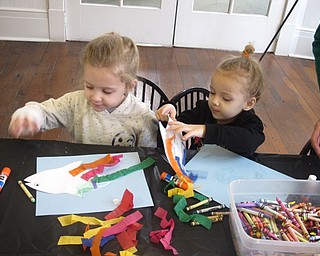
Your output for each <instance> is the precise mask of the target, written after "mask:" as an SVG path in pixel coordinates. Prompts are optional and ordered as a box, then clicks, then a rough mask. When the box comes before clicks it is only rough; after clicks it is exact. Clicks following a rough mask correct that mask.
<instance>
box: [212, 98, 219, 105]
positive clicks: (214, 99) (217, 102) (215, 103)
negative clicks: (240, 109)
mask: <svg viewBox="0 0 320 256" xmlns="http://www.w3.org/2000/svg"><path fill="white" fill-rule="evenodd" d="M211 101H212V103H213V105H215V106H219V98H218V97H217V96H213V97H212V99H211Z"/></svg>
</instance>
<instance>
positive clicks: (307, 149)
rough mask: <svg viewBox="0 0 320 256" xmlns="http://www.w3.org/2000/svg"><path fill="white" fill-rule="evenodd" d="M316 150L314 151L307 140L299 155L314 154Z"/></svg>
mask: <svg viewBox="0 0 320 256" xmlns="http://www.w3.org/2000/svg"><path fill="white" fill-rule="evenodd" d="M315 154H316V152H314V150H313V148H312V146H311V141H310V140H308V141H307V143H306V144H305V145H304V146H303V147H302V149H301V151H300V153H299V155H315Z"/></svg>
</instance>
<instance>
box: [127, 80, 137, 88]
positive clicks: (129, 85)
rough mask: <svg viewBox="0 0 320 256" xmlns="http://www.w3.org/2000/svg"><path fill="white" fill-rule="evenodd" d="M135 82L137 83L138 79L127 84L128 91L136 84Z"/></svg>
mask: <svg viewBox="0 0 320 256" xmlns="http://www.w3.org/2000/svg"><path fill="white" fill-rule="evenodd" d="M137 83H138V79H134V80H133V81H132V82H131V84H128V86H127V90H128V91H132V90H133V89H134V87H136V86H137Z"/></svg>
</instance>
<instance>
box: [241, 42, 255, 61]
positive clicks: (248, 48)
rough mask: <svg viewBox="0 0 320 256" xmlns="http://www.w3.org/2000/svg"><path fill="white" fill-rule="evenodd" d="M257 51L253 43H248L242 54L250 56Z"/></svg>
mask: <svg viewBox="0 0 320 256" xmlns="http://www.w3.org/2000/svg"><path fill="white" fill-rule="evenodd" d="M254 51H255V49H254V47H253V45H252V44H247V45H246V47H245V48H244V50H243V52H242V55H243V56H244V57H247V58H248V57H249V56H250V54H253V53H254Z"/></svg>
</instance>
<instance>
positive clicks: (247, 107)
mask: <svg viewBox="0 0 320 256" xmlns="http://www.w3.org/2000/svg"><path fill="white" fill-rule="evenodd" d="M256 102H257V98H256V97H251V98H250V99H248V100H247V103H246V105H245V106H244V108H243V110H244V111H248V110H250V109H252V108H253V107H254V105H255V104H256Z"/></svg>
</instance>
